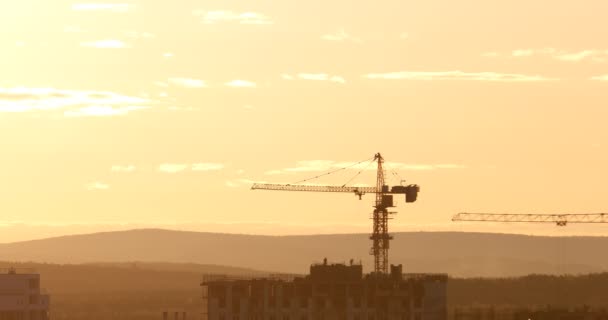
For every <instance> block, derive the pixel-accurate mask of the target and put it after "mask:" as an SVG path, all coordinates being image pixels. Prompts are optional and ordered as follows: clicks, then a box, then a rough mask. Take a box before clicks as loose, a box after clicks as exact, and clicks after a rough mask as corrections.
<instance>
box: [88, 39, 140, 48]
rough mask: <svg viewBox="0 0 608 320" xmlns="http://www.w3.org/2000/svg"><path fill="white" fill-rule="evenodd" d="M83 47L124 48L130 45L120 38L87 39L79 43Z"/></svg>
mask: <svg viewBox="0 0 608 320" xmlns="http://www.w3.org/2000/svg"><path fill="white" fill-rule="evenodd" d="M80 45H81V46H83V47H88V48H97V49H126V48H129V47H130V46H129V45H128V44H127V43H125V42H124V41H122V40H117V39H106V40H97V41H87V42H82V43H80Z"/></svg>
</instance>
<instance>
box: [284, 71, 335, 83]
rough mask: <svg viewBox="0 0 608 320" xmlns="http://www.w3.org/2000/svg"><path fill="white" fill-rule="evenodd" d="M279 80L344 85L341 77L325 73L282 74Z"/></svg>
mask: <svg viewBox="0 0 608 320" xmlns="http://www.w3.org/2000/svg"><path fill="white" fill-rule="evenodd" d="M281 78H283V79H284V80H296V79H300V80H311V81H329V82H336V83H340V84H344V83H346V80H345V79H344V78H343V77H340V76H336V75H330V74H327V73H298V74H296V75H291V74H287V73H285V74H282V75H281Z"/></svg>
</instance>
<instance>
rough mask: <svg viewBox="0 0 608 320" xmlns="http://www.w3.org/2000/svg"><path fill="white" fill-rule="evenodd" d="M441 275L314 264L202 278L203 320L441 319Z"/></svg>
mask: <svg viewBox="0 0 608 320" xmlns="http://www.w3.org/2000/svg"><path fill="white" fill-rule="evenodd" d="M447 279H448V277H447V275H445V274H403V273H402V268H401V265H399V266H391V273H390V274H368V275H364V274H363V268H362V266H361V264H353V263H352V262H351V264H350V265H346V264H327V261H325V262H324V263H322V264H315V265H312V266H311V267H310V274H309V275H307V276H302V277H265V278H256V277H253V278H249V279H245V278H241V279H239V278H234V277H233V278H231V277H218V276H215V277H213V276H208V277H206V278H205V279H203V282H202V287H203V304H204V310H203V320H334V319H336V320H393V319H395V320H396V319H398V320H445V319H446V318H447Z"/></svg>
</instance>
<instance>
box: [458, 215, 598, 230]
mask: <svg viewBox="0 0 608 320" xmlns="http://www.w3.org/2000/svg"><path fill="white" fill-rule="evenodd" d="M452 221H490V222H536V223H547V222H549V223H555V224H556V225H557V226H560V227H565V226H566V225H568V223H608V213H582V214H508V213H466V212H463V213H458V214H456V215H455V216H454V217H452Z"/></svg>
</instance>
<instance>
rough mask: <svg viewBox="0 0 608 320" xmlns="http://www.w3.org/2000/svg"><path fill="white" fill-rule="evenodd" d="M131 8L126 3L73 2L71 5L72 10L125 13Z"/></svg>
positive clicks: (131, 7)
mask: <svg viewBox="0 0 608 320" xmlns="http://www.w3.org/2000/svg"><path fill="white" fill-rule="evenodd" d="M132 9H133V6H132V5H130V4H127V3H75V4H73V5H72V10H74V11H108V12H117V13H126V12H129V11H130V10H132Z"/></svg>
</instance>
